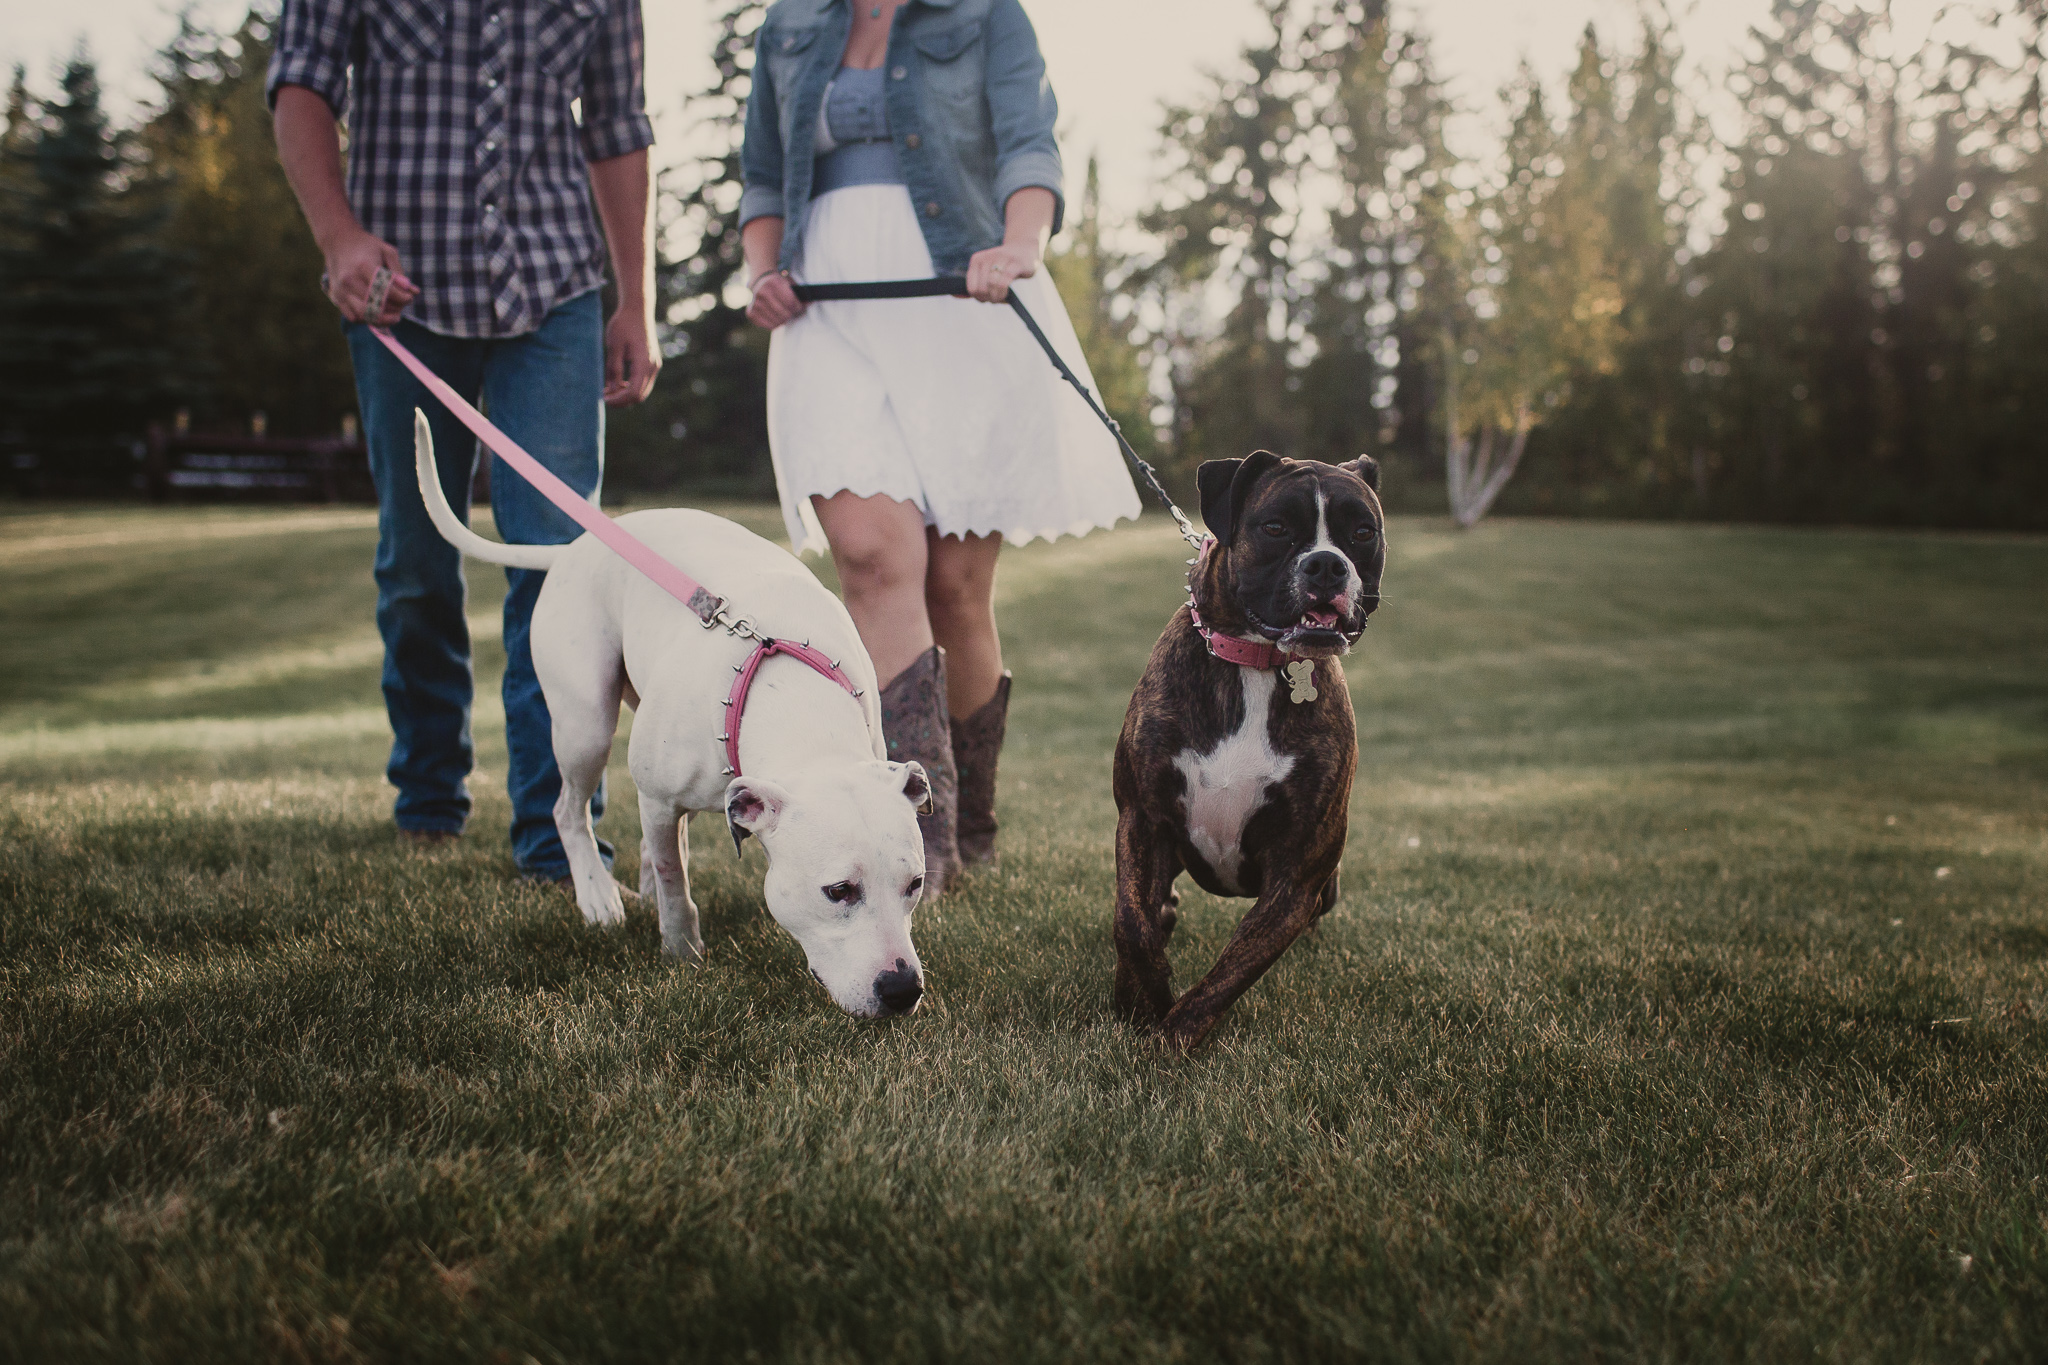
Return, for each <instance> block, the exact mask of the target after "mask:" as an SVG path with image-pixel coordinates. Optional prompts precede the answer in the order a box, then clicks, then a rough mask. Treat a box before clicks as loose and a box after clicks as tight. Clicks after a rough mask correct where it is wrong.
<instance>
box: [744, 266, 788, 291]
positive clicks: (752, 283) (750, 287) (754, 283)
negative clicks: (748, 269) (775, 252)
mask: <svg viewBox="0 0 2048 1365" xmlns="http://www.w3.org/2000/svg"><path fill="white" fill-rule="evenodd" d="M770 275H781V276H784V277H785V278H786V277H787V276H788V275H789V272H788V271H787V270H783V269H780V268H775V269H769V270H764V271H762V272H761V273H760V274H758V275H756V276H754V278H753V279H751V280H748V281H747V292H748V293H749V294H751V293H753V292H754V291H755V290H756V289H759V288H760V287H761V281H763V280H765V279H767V278H768V277H769V276H770Z"/></svg>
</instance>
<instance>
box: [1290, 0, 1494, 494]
mask: <svg viewBox="0 0 2048 1365" xmlns="http://www.w3.org/2000/svg"><path fill="white" fill-rule="evenodd" d="M1303 36H1304V39H1305V41H1306V55H1305V57H1304V60H1303V66H1304V67H1305V69H1306V70H1307V72H1308V73H1309V75H1310V77H1311V79H1312V80H1313V81H1314V82H1315V84H1316V85H1317V86H1318V87H1320V88H1321V89H1324V90H1326V91H1328V97H1327V98H1324V99H1319V100H1317V101H1315V104H1314V106H1313V107H1314V108H1315V115H1316V116H1315V120H1314V123H1313V125H1312V127H1311V129H1310V132H1309V137H1310V138H1311V147H1312V156H1313V157H1314V158H1315V159H1316V160H1317V161H1318V162H1319V163H1321V164H1322V165H1323V166H1324V168H1325V170H1324V173H1325V174H1328V175H1330V176H1331V177H1332V178H1333V179H1334V181H1335V184H1334V187H1333V188H1334V191H1335V196H1334V197H1335V205H1334V207H1333V208H1332V209H1331V210H1330V213H1329V229H1328V230H1329V240H1328V243H1327V246H1326V248H1325V249H1324V250H1321V251H1319V252H1314V253H1310V256H1311V259H1313V260H1315V261H1316V262H1317V267H1318V268H1319V270H1320V277H1319V278H1318V280H1317V282H1316V284H1315V285H1314V287H1313V292H1312V294H1311V297H1310V300H1309V315H1308V321H1307V332H1308V339H1309V342H1310V348H1309V349H1310V351H1311V353H1310V354H1309V355H1308V356H1307V358H1306V360H1305V363H1304V364H1303V365H1302V367H1301V378H1300V382H1301V388H1300V394H1301V401H1302V408H1303V413H1304V419H1303V441H1304V445H1303V453H1305V454H1309V455H1313V456H1315V457H1316V458H1320V459H1326V460H1345V459H1349V458H1351V457H1352V456H1354V455H1356V454H1358V453H1359V452H1361V451H1365V450H1373V451H1375V452H1376V453H1378V454H1379V455H1380V456H1381V458H1382V460H1383V461H1385V460H1387V459H1389V458H1392V459H1393V460H1394V461H1395V464H1396V466H1397V467H1395V468H1390V469H1389V471H1388V472H1389V484H1390V491H1391V488H1392V486H1394V485H1398V486H1399V488H1400V490H1401V493H1402V495H1403V497H1404V498H1405V497H1406V496H1408V495H1409V494H1410V492H1411V491H1412V490H1413V489H1414V488H1415V486H1416V484H1417V482H1418V476H1425V474H1426V465H1425V460H1426V459H1427V458H1428V456H1429V453H1430V451H1431V447H1430V445H1429V438H1430V433H1431V432H1432V431H1433V430H1434V428H1435V425H1436V421H1437V414H1436V411H1435V408H1436V404H1435V403H1434V402H1433V401H1432V399H1431V397H1430V395H1431V394H1432V393H1433V392H1434V386H1435V372H1436V369H1437V365H1436V363H1435V361H1434V357H1435V354H1436V351H1437V346H1436V338H1435V333H1436V330H1437V324H1436V322H1435V320H1434V319H1436V318H1439V317H1441V315H1442V314H1443V312H1444V311H1445V310H1446V309H1447V308H1448V307H1450V306H1451V302H1452V300H1453V299H1455V296H1456V295H1455V290H1454V289H1452V288H1450V285H1449V282H1448V280H1447V279H1446V276H1447V274H1448V271H1447V269H1446V267H1447V265H1448V263H1449V255H1450V250H1451V241H1450V214H1451V210H1452V202H1451V201H1452V198H1453V196H1454V195H1455V194H1456V192H1457V191H1456V189H1455V186H1454V184H1453V167H1454V164H1455V162H1454V158H1453V157H1452V155H1451V153H1450V151H1449V149H1448V147H1447V146H1446V145H1445V142H1444V124H1445V121H1446V119H1447V118H1448V116H1449V113H1450V104H1449V100H1448V98H1447V97H1446V96H1445V94H1444V91H1443V88H1442V86H1441V84H1440V83H1439V81H1438V80H1437V77H1436V74H1435V70H1434V66H1433V62H1432V60H1431V56H1430V51H1429V46H1428V44H1427V43H1426V42H1425V41H1424V40H1423V39H1422V38H1421V37H1420V36H1419V35H1418V34H1415V33H1410V32H1402V31H1400V30H1397V29H1395V28H1394V27H1393V26H1392V25H1391V24H1389V23H1388V22H1387V20H1386V18H1385V15H1384V13H1383V12H1381V11H1378V10H1377V9H1376V8H1374V7H1369V6H1366V5H1362V4H1358V3H1355V0H1323V3H1320V4H1319V5H1318V6H1317V8H1316V10H1315V11H1314V12H1313V13H1312V16H1311V18H1310V20H1309V22H1308V24H1307V25H1306V27H1305V31H1304V35H1303ZM1325 139H1326V140H1327V145H1326V146H1325V145H1324V140H1325ZM1426 477H1429V478H1430V479H1431V480H1432V481H1433V478H1434V475H1433V473H1429V474H1427V475H1426Z"/></svg>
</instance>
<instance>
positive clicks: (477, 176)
mask: <svg viewBox="0 0 2048 1365" xmlns="http://www.w3.org/2000/svg"><path fill="white" fill-rule="evenodd" d="M642 50H643V40H642V37H641V31H640V0H285V3H284V13H283V14H282V15H281V16H280V18H279V20H278V25H277V47H276V51H275V53H274V55H273V56H272V57H271V61H270V76H269V81H268V84H267V89H268V92H269V95H270V99H271V101H272V102H273V103H275V101H276V99H277V88H278V87H279V86H281V85H299V86H304V87H305V88H306V89H308V90H311V91H312V92H313V93H314V94H316V95H319V96H320V97H321V98H322V99H324V100H326V101H327V104H328V107H329V108H331V109H333V110H334V112H335V113H336V115H337V116H342V117H345V118H346V119H347V121H348V196H349V202H350V203H351V204H353V205H354V207H355V212H356V217H357V218H358V219H360V220H361V222H362V225H363V227H364V228H365V229H367V230H368V231H370V232H372V233H375V234H376V235H377V236H379V237H381V238H383V239H384V240H385V241H387V242H389V243H391V245H392V246H394V247H396V248H397V249H398V254H399V258H400V260H401V261H402V262H403V263H404V267H405V271H406V274H408V275H409V276H411V278H412V280H413V282H414V283H415V284H417V285H419V287H420V297H419V298H418V299H416V300H414V301H413V304H412V306H411V307H409V308H407V309H406V310H405V315H406V316H407V317H408V318H411V319H412V320H413V321H415V322H418V323H420V324H421V325H423V326H425V327H428V328H431V329H432V330H434V331H436V332H442V333H445V334H447V335H450V336H460V337H507V336H518V335H520V334H521V333H524V332H531V331H533V330H534V329H535V328H537V327H539V326H540V324H541V322H542V320H543V319H544V318H546V317H547V315H548V310H549V309H551V308H553V307H554V306H555V305H556V304H558V303H562V302H564V301H566V300H568V299H570V298H573V297H575V296H576V295H578V294H582V293H586V292H588V291H589V290H591V289H594V288H596V287H598V286H599V285H601V284H602V283H603V282H604V268H605V244H604V234H603V233H602V232H601V231H600V230H599V227H598V223H597V215H596V212H595V211H594V209H593V207H592V205H591V198H590V171H589V163H590V162H592V161H603V160H606V159H608V158H610V157H615V156H624V155H626V154H627V153H629V152H634V151H638V150H639V149H640V148H642V147H645V146H648V145H649V144H651V143H652V142H653V141H654V126H653V124H651V123H650V122H649V121H648V118H647V111H646V96H645V91H644V89H643V85H642V73H641V66H642ZM578 100H581V105H580V111H581V118H580V120H579V119H578V117H577V112H578V108H579V106H578V105H577V104H576V102H577V101H578Z"/></svg>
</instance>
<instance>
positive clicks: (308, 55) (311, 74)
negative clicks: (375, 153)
mask: <svg viewBox="0 0 2048 1365" xmlns="http://www.w3.org/2000/svg"><path fill="white" fill-rule="evenodd" d="M355 28H356V5H355V0H284V11H283V13H281V14H279V15H278V17H277V45H276V46H275V47H274V48H272V49H271V53H270V73H269V75H268V76H266V77H265V78H264V82H263V96H264V99H265V100H267V101H268V102H269V104H270V107H271V108H273V109H275V108H276V107H277V91H278V87H279V86H284V85H298V86H303V87H305V88H306V89H308V90H310V91H312V92H313V93H314V94H316V95H318V96H319V97H320V98H321V99H323V100H326V101H327V107H328V108H329V109H332V110H333V111H334V116H335V117H336V118H340V117H342V116H343V115H345V114H346V113H348V62H349V44H350V42H351V41H352V40H353V38H354V36H355Z"/></svg>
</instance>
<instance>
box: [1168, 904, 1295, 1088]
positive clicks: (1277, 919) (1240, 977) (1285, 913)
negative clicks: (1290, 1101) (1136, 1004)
mask: <svg viewBox="0 0 2048 1365" xmlns="http://www.w3.org/2000/svg"><path fill="white" fill-rule="evenodd" d="M1326 884H1327V878H1320V877H1319V878H1316V879H1313V880H1311V881H1307V882H1298V881H1289V882H1286V883H1283V884H1282V885H1280V886H1278V887H1276V888H1274V889H1273V890H1272V891H1269V892H1267V893H1266V894H1265V895H1263V896H1261V897H1259V899H1258V902H1257V903H1256V904H1255V905H1253V906H1252V908H1251V909H1250V910H1248V911H1246V912H1245V917H1244V918H1243V919H1241V920H1239V921H1238V924H1237V932H1236V933H1234V934H1232V935H1231V936H1230V942H1229V943H1228V944H1226V945H1224V948H1223V956H1221V957H1219V958H1217V959H1216V965H1215V966H1213V967H1211V968H1210V969H1209V974H1208V975H1207V976H1205V977H1203V978H1202V979H1201V980H1200V981H1198V982H1196V983H1195V984H1194V986H1193V987H1191V988H1190V989H1189V991H1188V993H1187V994H1186V995H1183V996H1182V997H1181V998H1180V999H1179V1001H1177V1002H1176V1003H1175V1004H1174V1007H1173V1008H1172V1009H1171V1010H1169V1011H1167V1014H1166V1021H1165V1023H1163V1024H1162V1025H1161V1026H1160V1030H1159V1031H1160V1035H1161V1036H1162V1037H1163V1038H1165V1040H1166V1041H1167V1042H1168V1043H1169V1044H1171V1045H1172V1046H1173V1047H1174V1048H1175V1049H1176V1050H1178V1051H1181V1052H1190V1051H1192V1050H1193V1049H1194V1047H1195V1045H1196V1044H1197V1043H1199V1042H1201V1041H1202V1039H1203V1037H1204V1036H1206V1035H1207V1034H1208V1032H1209V1030H1210V1029H1211V1028H1213V1027H1215V1025H1216V1020H1217V1019H1218V1018H1219V1017H1221V1016H1222V1014H1223V1011H1225V1010H1227V1009H1229V1008H1230V1007H1231V1005H1233V1004H1234V1003H1236V1001H1237V997H1239V996H1240V995H1243V994H1244V993H1245V991H1247V990H1248V989H1250V987H1251V984H1252V983H1253V982H1254V981H1257V980H1258V979H1259V978H1260V977H1262V976H1264V975H1265V974H1266V969H1267V968H1268V967H1271V966H1272V965H1273V964H1274V963H1275V962H1276V961H1278V960H1279V958H1280V954H1282V953H1284V952H1286V951H1287V948H1288V945H1289V944H1291V943H1293V942H1294V940H1296V939H1297V938H1300V937H1301V935H1302V933H1303V932H1304V931H1305V930H1306V929H1308V927H1309V926H1310V925H1312V924H1314V923H1315V922H1316V916H1317V915H1318V914H1320V913H1321V911H1322V905H1323V890H1324V886H1325V885H1326Z"/></svg>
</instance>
